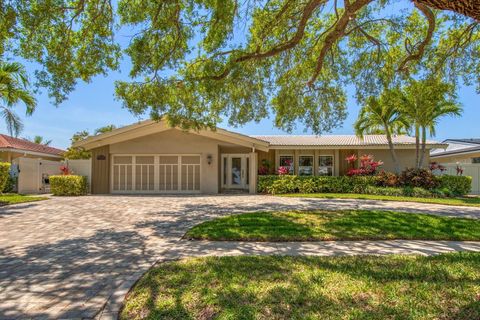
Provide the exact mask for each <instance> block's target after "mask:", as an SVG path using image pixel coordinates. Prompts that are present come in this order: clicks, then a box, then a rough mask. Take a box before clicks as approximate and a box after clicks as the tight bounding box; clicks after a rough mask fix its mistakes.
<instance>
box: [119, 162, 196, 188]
mask: <svg viewBox="0 0 480 320" xmlns="http://www.w3.org/2000/svg"><path fill="white" fill-rule="evenodd" d="M111 172H112V181H111V186H112V190H111V192H112V193H197V192H200V179H201V177H200V172H201V168H200V155H198V154H156V155H138V154H137V155H131V154H130V155H129V154H113V155H112V168H111Z"/></svg>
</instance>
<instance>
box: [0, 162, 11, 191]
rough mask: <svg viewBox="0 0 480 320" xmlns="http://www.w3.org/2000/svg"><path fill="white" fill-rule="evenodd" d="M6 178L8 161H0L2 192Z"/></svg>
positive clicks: (0, 189) (7, 177)
mask: <svg viewBox="0 0 480 320" xmlns="http://www.w3.org/2000/svg"><path fill="white" fill-rule="evenodd" d="M8 179H10V163H8V162H0V192H2V193H3V192H4V190H5V187H6V185H7V183H8Z"/></svg>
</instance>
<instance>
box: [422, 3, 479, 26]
mask: <svg viewBox="0 0 480 320" xmlns="http://www.w3.org/2000/svg"><path fill="white" fill-rule="evenodd" d="M414 2H415V3H420V4H422V5H424V6H428V7H430V8H432V9H438V10H449V11H453V12H456V13H460V14H462V15H464V16H467V17H470V18H473V19H475V20H477V21H478V22H480V0H414Z"/></svg>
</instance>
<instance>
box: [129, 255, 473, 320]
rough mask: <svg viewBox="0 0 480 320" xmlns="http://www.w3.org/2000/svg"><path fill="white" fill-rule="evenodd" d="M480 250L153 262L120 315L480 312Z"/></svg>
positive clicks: (467, 316) (413, 318) (453, 315)
mask: <svg viewBox="0 0 480 320" xmlns="http://www.w3.org/2000/svg"><path fill="white" fill-rule="evenodd" d="M479 265H480V254H478V253H450V254H444V255H438V256H433V257H424V256H396V255H392V256H381V257H380V256H353V257H345V256H344V257H280V256H256V257H251V256H250V257H209V258H196V259H187V260H180V261H175V262H168V263H163V264H160V265H158V266H156V267H154V268H152V269H151V270H150V271H149V272H147V274H146V275H144V277H143V278H142V279H141V280H140V281H139V282H138V283H137V284H136V285H135V286H134V288H133V289H132V291H131V292H130V293H129V294H128V295H127V298H126V301H125V304H124V307H123V309H122V310H121V313H120V319H326V320H329V319H365V320H366V319H378V320H380V319H409V320H417V319H418V320H420V319H421V320H429V319H432V320H433V319H456V320H471V319H480V268H479V267H478V266H479Z"/></svg>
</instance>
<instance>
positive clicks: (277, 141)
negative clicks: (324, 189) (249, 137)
mask: <svg viewBox="0 0 480 320" xmlns="http://www.w3.org/2000/svg"><path fill="white" fill-rule="evenodd" d="M253 137H254V138H257V139H260V140H264V141H267V142H269V143H270V145H271V146H383V145H388V141H387V137H386V136H385V135H381V134H374V135H365V136H364V137H363V138H359V137H357V136H355V135H324V136H315V135H273V136H253ZM392 141H393V143H394V144H395V145H415V138H414V137H409V136H405V135H399V136H393V137H392ZM427 144H428V145H437V144H439V143H438V142H436V141H430V140H427Z"/></svg>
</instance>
